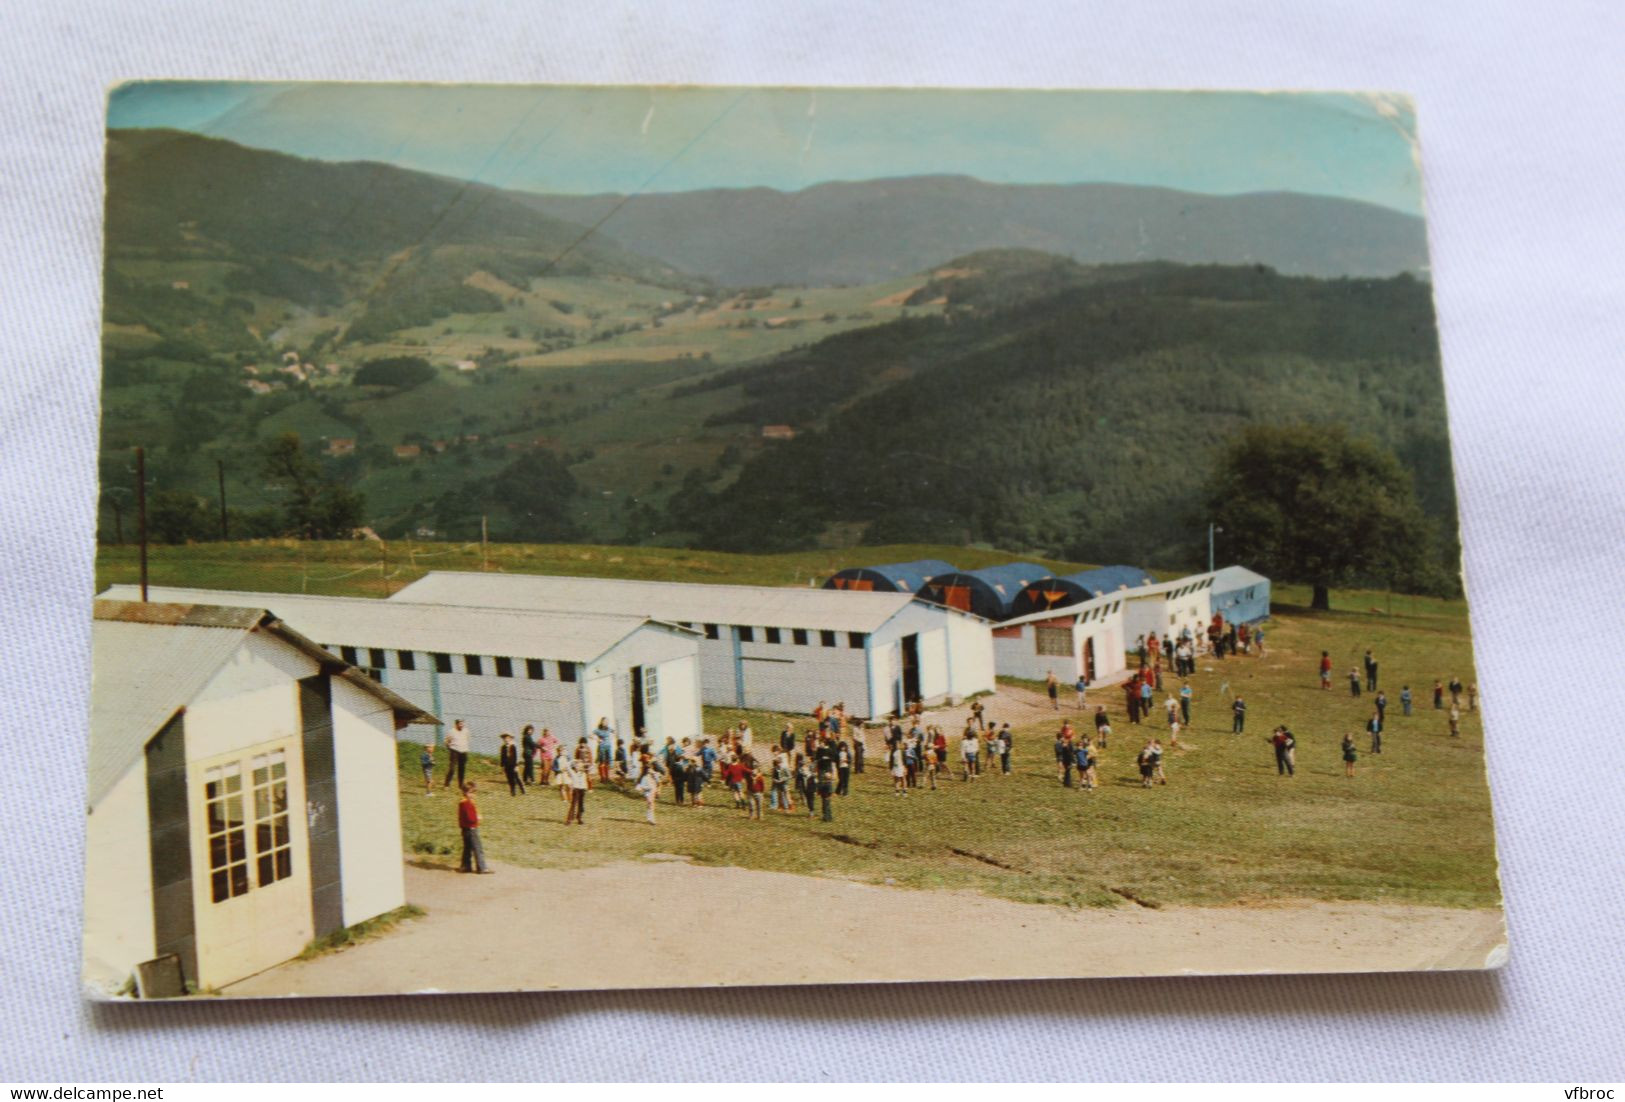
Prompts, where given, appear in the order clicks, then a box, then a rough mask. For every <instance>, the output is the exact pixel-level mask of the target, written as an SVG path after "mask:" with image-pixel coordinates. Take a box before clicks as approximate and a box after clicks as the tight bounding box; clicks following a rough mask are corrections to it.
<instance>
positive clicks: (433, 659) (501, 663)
mask: <svg viewBox="0 0 1625 1102" xmlns="http://www.w3.org/2000/svg"><path fill="white" fill-rule="evenodd" d="M327 649H328V650H332V649H333V648H332V647H331V646H330V647H328V648H327ZM338 652H339V657H340V658H343V659H344V660H345V661H346V662H348V663H350V665H352V666H360V667H361V668H363V669H365V670H366V671H367V673H368V674H369V675H371V676H372V677H374V678H377V676H378V671H379V670H386V669H389V668H390V663H389V655H390V652H389V651H387V650H385V649H383V648H382V647H347V646H341V647H339V648H338ZM427 653H428V656H429V661H430V663H431V664H432V665H433V666H434V670H435V672H436V673H454V672H456V668H457V666H458V664H459V663H457V662H455V661H454V659H455V658H459V657H460V658H461V659H462V662H461V666H462V672H463V673H466V674H470V675H472V676H474V677H482V676H484V674H485V669H486V663H487V662H490V664H491V672H492V673H494V674H496V676H498V677H513V676H514V670H515V666H514V662H515V659H512V658H506V657H501V656H498V657H493V658H487V657H486V656H485V655H480V654H464V655H450V654H442V653H440V652H438V651H429V652H427ZM394 654H395V665H394V668H395V669H398V670H415V669H417V668H418V665H417V652H416V651H409V650H398V651H395V652H394ZM363 657H365V659H366V661H362V658H363ZM518 661H520V662H523V663H524V664H525V676H526V677H528V678H529V679H530V680H532V681H546V680H547V669H546V664H545V663H544V662H543V661H542V660H541V659H540V658H521V659H518ZM554 665H556V666H557V667H558V670H559V680H560V681H574V680H575V679H576V673H577V667H578V666H579V663H576V662H556V663H554Z"/></svg>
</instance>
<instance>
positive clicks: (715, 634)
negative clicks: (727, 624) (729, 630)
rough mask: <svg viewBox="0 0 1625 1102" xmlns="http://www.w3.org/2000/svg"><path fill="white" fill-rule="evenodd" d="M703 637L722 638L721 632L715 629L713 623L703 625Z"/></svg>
mask: <svg viewBox="0 0 1625 1102" xmlns="http://www.w3.org/2000/svg"><path fill="white" fill-rule="evenodd" d="M705 637H706V638H707V639H721V638H722V632H720V631H718V630H717V626H716V625H715V624H706V625H705Z"/></svg>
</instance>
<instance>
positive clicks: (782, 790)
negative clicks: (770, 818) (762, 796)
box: [769, 753, 795, 811]
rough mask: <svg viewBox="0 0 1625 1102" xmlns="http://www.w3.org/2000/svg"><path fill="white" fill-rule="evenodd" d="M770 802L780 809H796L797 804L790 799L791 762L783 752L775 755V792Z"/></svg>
mask: <svg viewBox="0 0 1625 1102" xmlns="http://www.w3.org/2000/svg"><path fill="white" fill-rule="evenodd" d="M769 803H770V804H771V806H772V807H774V808H776V809H777V810H779V811H794V810H795V804H793V803H792V802H791V801H790V762H789V759H788V758H786V757H785V756H784V754H783V753H778V754H774V755H773V792H772V797H771V799H770V800H769Z"/></svg>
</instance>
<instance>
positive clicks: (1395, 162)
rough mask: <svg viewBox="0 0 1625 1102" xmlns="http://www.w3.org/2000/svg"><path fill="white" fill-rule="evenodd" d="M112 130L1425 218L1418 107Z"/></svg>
mask: <svg viewBox="0 0 1625 1102" xmlns="http://www.w3.org/2000/svg"><path fill="white" fill-rule="evenodd" d="M108 125H109V126H111V127H131V126H153V127H156V126H165V127H174V128H176V129H182V130H192V131H196V132H198V133H201V134H209V135H212V136H215V137H221V138H227V139H230V140H232V141H236V142H240V143H242V144H244V145H251V146H256V147H260V148H264V149H275V150H280V151H282V152H286V153H293V154H298V155H300V156H306V157H316V158H321V159H324V160H379V161H387V162H390V163H392V164H397V165H400V166H402V167H405V168H412V169H418V170H421V171H426V172H435V173H439V174H441V175H445V176H452V177H456V178H458V179H469V180H478V181H480V182H482V183H488V184H493V185H496V186H499V187H511V188H518V189H523V190H528V191H544V192H565V193H576V194H591V193H599V192H619V193H626V192H634V191H686V190H690V189H695V188H710V187H755V186H763V187H772V188H778V189H781V190H787V191H789V190H798V189H800V188H804V187H807V186H809V185H811V184H816V183H821V182H824V181H828V180H863V179H874V178H880V177H888V176H911V175H920V174H927V173H948V174H960V175H967V176H974V177H976V178H978V179H981V180H987V181H990V182H994V183H1083V182H1112V183H1128V184H1154V185H1159V186H1163V187H1172V188H1180V189H1183V190H1188V191H1196V192H1204V193H1209V194H1221V195H1231V194H1238V193H1243V192H1255V191H1297V192H1305V193H1309V194H1314V195H1331V196H1337V197H1340V198H1347V199H1358V200H1363V201H1365V202H1370V203H1376V204H1380V205H1382V206H1385V207H1390V208H1393V209H1395V210H1399V211H1403V212H1405V213H1407V214H1420V213H1421V209H1422V194H1421V192H1422V187H1421V175H1420V171H1419V169H1418V166H1417V161H1416V157H1415V152H1414V151H1415V132H1416V123H1415V118H1414V115H1413V113H1412V110H1411V106H1410V104H1409V102H1408V101H1407V100H1405V99H1403V98H1402V97H1395V96H1381V95H1354V94H1329V93H1308V94H1305V93H1273V94H1263V93H1238V92H1076V91H1064V92H1034V91H1011V92H996V91H964V90H952V89H943V90H875V89H837V88H821V89H793V88H633V87H602V88H590V87H570V86H522V85H424V84H400V85H387V84H239V83H207V82H174V81H168V82H143V83H135V84H126V85H123V86H121V87H120V88H118V89H115V90H114V92H113V93H112V95H111V97H110V100H109V106H108Z"/></svg>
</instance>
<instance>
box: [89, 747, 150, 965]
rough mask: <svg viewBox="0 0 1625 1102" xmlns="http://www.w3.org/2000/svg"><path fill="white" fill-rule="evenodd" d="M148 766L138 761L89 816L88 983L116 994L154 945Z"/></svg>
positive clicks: (146, 957) (148, 958)
mask: <svg viewBox="0 0 1625 1102" xmlns="http://www.w3.org/2000/svg"><path fill="white" fill-rule="evenodd" d="M148 844H149V839H148V836H147V771H146V766H145V763H144V762H142V761H140V760H138V761H136V763H135V764H133V765H132V766H131V767H130V769H129V771H128V772H126V773H125V774H124V776H123V777H121V778H120V779H119V781H118V783H117V784H115V785H114V786H113V787H112V788H111V789H110V790H109V791H108V793H107V795H106V796H104V797H102V800H101V802H100V803H98V804H97V805H96V806H95V807H94V808H92V809H91V811H90V816H89V818H87V819H86V821H85V885H84V887H85V926H84V933H83V941H82V943H81V953H82V957H83V961H84V973H83V974H84V982H85V984H86V985H87V986H89V987H90V988H92V989H93V990H95V991H97V992H100V993H102V994H106V995H111V994H113V993H115V992H116V991H118V989H119V988H120V987H122V986H123V984H124V981H125V980H126V979H127V978H128V977H129V976H130V974H131V973H132V972H133V971H134V970H135V966H136V965H137V964H139V963H141V962H142V961H144V960H151V959H152V958H153V957H154V956H156V955H157V952H156V950H155V948H154V936H155V935H154V933H153V908H152V859H151V854H150V853H149V852H148V849H147V847H148Z"/></svg>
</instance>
